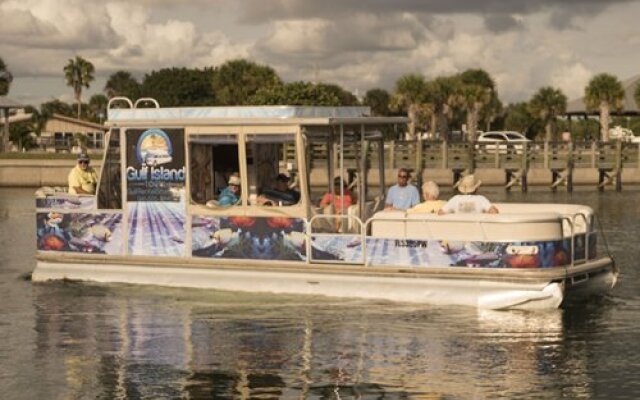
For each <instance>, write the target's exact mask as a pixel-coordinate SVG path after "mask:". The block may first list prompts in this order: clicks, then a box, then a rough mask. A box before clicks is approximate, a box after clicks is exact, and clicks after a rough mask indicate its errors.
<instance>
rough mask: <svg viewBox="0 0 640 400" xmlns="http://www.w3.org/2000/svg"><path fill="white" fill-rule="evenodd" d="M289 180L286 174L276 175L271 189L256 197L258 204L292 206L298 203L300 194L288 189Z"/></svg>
mask: <svg viewBox="0 0 640 400" xmlns="http://www.w3.org/2000/svg"><path fill="white" fill-rule="evenodd" d="M289 182H291V178H290V177H289V176H288V175H286V174H278V176H276V179H275V184H274V186H273V187H272V188H271V189H264V190H263V191H262V194H261V195H260V196H258V199H257V201H258V204H259V205H264V206H270V205H274V204H275V205H281V206H292V205H294V204H298V202H299V201H300V192H298V191H297V190H293V189H291V188H290V187H289Z"/></svg>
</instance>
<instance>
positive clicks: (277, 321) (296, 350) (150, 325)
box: [0, 189, 640, 399]
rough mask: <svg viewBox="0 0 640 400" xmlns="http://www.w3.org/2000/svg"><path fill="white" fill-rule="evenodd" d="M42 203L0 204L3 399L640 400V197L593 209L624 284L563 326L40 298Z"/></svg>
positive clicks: (556, 318)
mask: <svg viewBox="0 0 640 400" xmlns="http://www.w3.org/2000/svg"><path fill="white" fill-rule="evenodd" d="M32 193H33V190H7V189H3V190H0V312H1V313H2V318H1V319H0V333H1V335H0V339H1V340H0V393H1V394H0V396H1V398H2V399H87V398H90V399H93V398H100V399H112V398H121V399H126V398H129V399H138V398H142V399H158V398H172V399H173V398H189V399H215V398H221V399H222V398H237V399H240V398H243V399H245V398H253V399H272V398H282V399H299V398H308V399H408V398H411V399H413V398H415V399H482V398H491V399H493V398H509V399H511V398H540V399H557V398H568V399H575V398H597V399H625V398H626V399H638V398H640V350H639V347H640V343H639V342H640V280H639V275H640V274H639V272H638V270H639V267H638V260H640V246H639V245H638V236H639V234H640V191H638V190H633V189H630V190H627V191H625V192H624V193H614V192H606V193H602V194H599V193H595V192H593V191H577V192H574V193H573V194H567V193H562V192H558V193H556V194H552V193H550V192H547V191H546V190H543V191H537V192H533V193H529V194H527V195H526V196H524V195H522V194H519V193H513V194H505V193H504V192H503V191H501V190H495V191H492V192H490V195H491V197H492V198H494V199H496V200H506V201H521V200H526V201H530V202H556V203H564V202H577V203H583V204H588V205H591V206H592V207H594V208H595V209H596V210H597V211H598V212H599V214H600V216H601V220H602V223H603V225H604V227H605V230H606V231H607V234H608V239H609V247H610V249H611V251H612V252H613V254H614V256H615V257H616V260H617V262H618V263H619V265H620V266H621V269H622V273H621V276H620V281H619V284H618V286H617V287H616V288H615V289H614V291H613V292H611V293H610V294H608V295H606V296H603V297H601V298H595V299H592V300H590V301H589V302H588V303H586V304H571V305H569V306H567V307H566V308H564V309H560V310H553V311H550V312H542V313H541V312H537V313H524V312H487V311H478V310H475V309H469V308H464V307H430V306H416V305H406V304H392V303H381V302H372V301H358V300H343V299H326V298H314V297H304V296H272V295H248V294H236V293H222V292H213V291H204V290H180V289H165V288H155V287H154V288H152V287H137V286H122V285H120V286H108V285H100V286H98V285H83V284H77V283H49V284H34V283H31V282H29V281H27V280H25V279H24V276H25V275H27V274H28V273H30V272H31V271H32V269H33V268H34V265H35V260H34V241H35V239H34V236H35V235H34V226H35V221H34V215H33V213H34V210H33V201H32Z"/></svg>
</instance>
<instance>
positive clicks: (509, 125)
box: [504, 102, 539, 137]
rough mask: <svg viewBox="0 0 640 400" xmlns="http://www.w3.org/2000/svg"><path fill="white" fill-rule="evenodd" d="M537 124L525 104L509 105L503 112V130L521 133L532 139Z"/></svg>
mask: <svg viewBox="0 0 640 400" xmlns="http://www.w3.org/2000/svg"><path fill="white" fill-rule="evenodd" d="M538 125H539V124H538V123H537V120H536V118H535V116H533V115H532V114H531V112H530V110H529V104H528V103H525V102H521V103H514V104H509V105H508V106H507V108H506V110H505V120H504V129H506V130H510V131H517V132H522V134H523V135H525V136H527V137H533V133H534V132H535V129H536V127H537V126H538Z"/></svg>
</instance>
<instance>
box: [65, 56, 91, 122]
mask: <svg viewBox="0 0 640 400" xmlns="http://www.w3.org/2000/svg"><path fill="white" fill-rule="evenodd" d="M94 71H95V69H94V68H93V64H91V63H90V62H89V61H87V60H85V59H84V58H82V57H80V56H76V58H75V60H74V59H69V62H68V63H67V65H66V66H65V67H64V77H65V79H66V80H67V86H71V87H72V88H73V94H74V95H75V98H76V101H77V102H78V119H80V106H81V104H82V103H81V98H82V88H83V87H85V88H87V89H88V88H89V84H90V83H91V81H93V73H94Z"/></svg>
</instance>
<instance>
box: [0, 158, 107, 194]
mask: <svg viewBox="0 0 640 400" xmlns="http://www.w3.org/2000/svg"><path fill="white" fill-rule="evenodd" d="M75 165H76V160H73V159H70V160H22V159H16V160H13V159H4V160H0V187H34V188H37V187H42V186H67V176H68V175H69V171H71V168H73V167H74V166H75ZM92 165H93V167H94V168H95V169H96V172H98V174H99V173H100V163H99V162H93V163H92Z"/></svg>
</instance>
